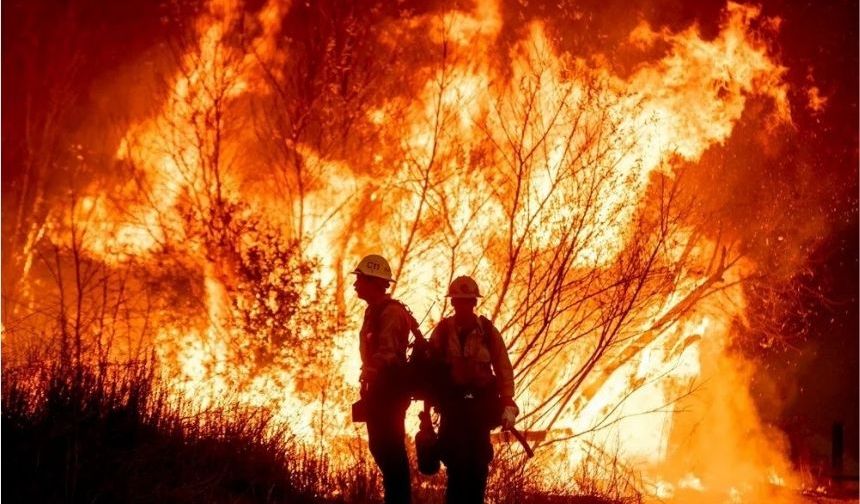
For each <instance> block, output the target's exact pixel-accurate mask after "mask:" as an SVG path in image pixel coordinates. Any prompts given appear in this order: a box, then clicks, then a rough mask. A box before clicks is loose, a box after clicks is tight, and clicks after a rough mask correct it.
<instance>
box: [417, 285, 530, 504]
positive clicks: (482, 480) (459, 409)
mask: <svg viewBox="0 0 860 504" xmlns="http://www.w3.org/2000/svg"><path fill="white" fill-rule="evenodd" d="M448 297H450V298H451V305H452V306H453V307H454V315H453V316H452V317H447V318H444V319H442V321H440V322H439V325H437V326H436V328H435V330H434V331H433V334H432V336H431V337H430V351H431V353H432V355H433V356H434V357H435V358H436V359H439V360H442V361H444V363H445V365H446V366H445V367H446V370H447V372H446V373H445V374H444V376H442V377H441V378H440V380H439V381H440V383H439V384H438V392H437V398H436V400H435V402H436V403H437V404H436V406H437V409H438V410H439V413H440V417H441V419H440V426H439V439H438V449H439V454H440V456H441V459H442V462H444V463H445V467H446V468H447V472H448V488H447V490H446V500H447V502H449V503H481V502H484V491H485V489H486V486H487V474H488V472H489V464H490V461H491V460H492V459H493V447H492V445H491V444H490V431H491V430H492V429H493V428H495V427H496V426H498V425H499V424H501V425H502V428H504V429H510V428H513V426H514V423H515V421H516V418H517V415H518V414H519V408H517V405H516V404H515V403H514V400H513V396H514V378H513V369H512V368H511V361H510V359H509V358H508V352H507V349H506V348H505V343H504V341H502V337H501V335H500V334H499V331H498V330H497V329H496V328H495V327H494V326H493V324H492V322H490V321H489V320H488V319H486V318H485V317H483V316H481V317H479V316H477V315H475V312H474V309H475V306H476V305H477V301H478V300H477V298H479V297H481V294H480V292H479V291H478V284H477V283H475V281H474V280H473V279H471V278H470V277H467V276H461V277H458V278H455V279H454V281H453V282H451V286H450V287H449V288H448Z"/></svg>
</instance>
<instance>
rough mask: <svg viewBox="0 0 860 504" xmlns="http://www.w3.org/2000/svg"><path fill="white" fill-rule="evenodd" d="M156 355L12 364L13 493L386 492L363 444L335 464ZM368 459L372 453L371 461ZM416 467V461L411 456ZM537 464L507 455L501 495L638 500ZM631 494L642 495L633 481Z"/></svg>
mask: <svg viewBox="0 0 860 504" xmlns="http://www.w3.org/2000/svg"><path fill="white" fill-rule="evenodd" d="M154 369H155V367H154V366H153V365H152V362H148V361H143V362H130V363H126V364H123V365H104V364H103V365H100V366H92V367H85V366H68V365H61V364H57V365H44V366H42V365H29V366H25V367H23V366H22V367H17V368H14V369H10V368H6V369H4V370H3V388H2V400H3V407H2V436H3V451H2V463H3V469H4V474H3V483H4V484H3V487H2V499H3V500H4V501H5V502H87V503H91V502H125V503H148V502H207V503H251V502H266V503H269V502H271V503H277V502H289V503H302V502H323V503H338V502H341V503H363V502H379V501H380V500H381V499H380V492H379V486H380V482H379V481H378V476H377V473H376V471H375V468H374V467H373V465H372V464H370V463H369V459H367V458H366V457H365V456H363V455H362V454H361V453H359V454H358V455H357V456H356V461H355V463H354V464H351V465H350V466H349V468H348V469H338V468H337V466H335V465H334V464H333V463H332V460H330V459H329V458H328V456H327V454H325V453H319V452H314V451H309V450H308V449H307V448H305V447H303V446H302V445H301V444H300V443H299V442H298V440H296V439H295V438H294V437H293V436H292V434H291V433H290V432H289V431H288V429H287V428H286V426H279V425H277V424H276V423H275V422H274V421H273V417H272V416H271V415H270V414H269V413H268V412H267V411H266V410H264V409H254V408H249V407H247V406H222V407H219V408H212V409H208V410H200V409H194V408H192V406H191V405H190V404H183V403H177V402H176V399H175V398H174V397H173V396H171V395H170V394H169V393H168V391H167V389H166V388H165V387H164V385H163V384H162V383H161V382H160V381H159V379H158V377H157V375H156V374H155V371H154ZM365 460H367V461H368V462H367V463H366V462H365ZM413 466H414V463H413ZM528 467H529V466H528V465H522V464H518V463H517V462H516V461H513V460H510V459H504V458H503V459H501V460H500V461H499V463H498V464H497V465H494V468H493V477H492V478H491V481H490V489H489V493H488V497H489V498H491V499H492V501H493V502H499V503H507V502H533V503H538V502H540V503H544V502H568V503H570V502H575V503H609V502H636V501H637V500H638V499H637V498H636V497H632V498H621V497H620V496H621V495H622V494H621V492H619V491H618V490H619V488H615V489H610V491H608V492H606V496H611V497H613V498H611V499H610V498H608V497H603V496H600V495H598V494H596V493H595V492H593V491H592V490H594V488H597V486H594V488H592V489H589V491H588V492H587V495H580V496H573V495H570V494H569V493H568V494H566V493H565V492H563V491H561V490H560V491H559V492H558V493H557V494H556V495H551V494H547V493H546V490H543V491H541V490H540V489H539V488H540V487H539V485H538V484H537V482H536V481H535V480H534V479H533V477H534V475H533V474H530V472H529V470H528ZM413 477H414V481H413V489H414V495H415V498H416V502H426V503H435V502H439V503H441V502H443V501H444V495H443V494H444V471H443V472H442V473H441V474H440V475H437V476H435V477H433V478H429V479H428V478H424V477H422V476H420V475H418V474H417V471H415V472H414V474H413ZM631 495H634V496H635V495H636V494H635V492H633V493H632V494H631Z"/></svg>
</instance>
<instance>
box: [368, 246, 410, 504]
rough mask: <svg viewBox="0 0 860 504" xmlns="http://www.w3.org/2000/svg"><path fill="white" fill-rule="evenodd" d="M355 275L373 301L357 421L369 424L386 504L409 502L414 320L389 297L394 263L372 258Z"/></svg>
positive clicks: (370, 256) (369, 304) (369, 315)
mask: <svg viewBox="0 0 860 504" xmlns="http://www.w3.org/2000/svg"><path fill="white" fill-rule="evenodd" d="M353 273H354V274H355V275H356V279H355V284H354V287H355V292H356V294H357V295H358V297H359V298H360V299H362V300H364V301H366V302H367V309H366V310H365V312H364V323H363V324H362V326H361V331H360V333H359V335H360V338H361V339H360V343H359V347H360V351H361V363H362V368H361V400H360V401H359V402H357V403H356V404H354V405H353V420H355V421H359V422H367V439H368V444H369V445H370V453H371V455H373V460H374V461H376V465H377V466H379V470H380V471H381V472H382V484H383V487H384V488H385V502H386V503H387V504H395V503H396V504H399V503H408V502H410V488H409V459H408V458H407V456H406V444H405V436H406V433H405V428H404V425H403V422H404V419H405V417H406V409H407V407H408V406H409V401H410V398H409V387H408V385H407V381H406V380H405V374H406V348H407V346H408V342H409V332H410V329H411V327H412V325H413V324H414V319H413V318H412V315H411V314H410V313H409V312H408V311H407V310H406V308H405V307H404V306H403V304H401V303H400V302H399V301H396V300H394V299H392V298H391V296H390V295H388V294H387V293H386V291H387V290H388V286H389V285H390V284H391V282H393V281H394V280H393V279H392V278H391V267H390V266H389V265H388V261H386V260H385V259H384V258H382V257H380V256H378V255H369V256H367V257H365V258H364V259H362V260H361V262H359V263H358V267H356V269H355V271H353Z"/></svg>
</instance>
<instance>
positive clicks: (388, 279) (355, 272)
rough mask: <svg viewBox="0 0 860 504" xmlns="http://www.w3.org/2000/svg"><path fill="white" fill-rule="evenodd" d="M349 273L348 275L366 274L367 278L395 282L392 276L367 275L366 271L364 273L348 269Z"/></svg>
mask: <svg viewBox="0 0 860 504" xmlns="http://www.w3.org/2000/svg"><path fill="white" fill-rule="evenodd" d="M349 274H350V275H363V276H366V277H368V278H378V279H380V280H385V281H386V282H388V283H397V281H396V280H394V279H393V278H385V277H381V276H376V275H368V274H367V273H365V272H363V271H358V270H353V271H350V272H349Z"/></svg>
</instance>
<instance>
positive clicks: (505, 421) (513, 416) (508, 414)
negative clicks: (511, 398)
mask: <svg viewBox="0 0 860 504" xmlns="http://www.w3.org/2000/svg"><path fill="white" fill-rule="evenodd" d="M518 413H519V410H518V409H517V407H516V406H505V409H503V410H502V429H510V428H512V427H513V426H514V424H515V423H517V414H518Z"/></svg>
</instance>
